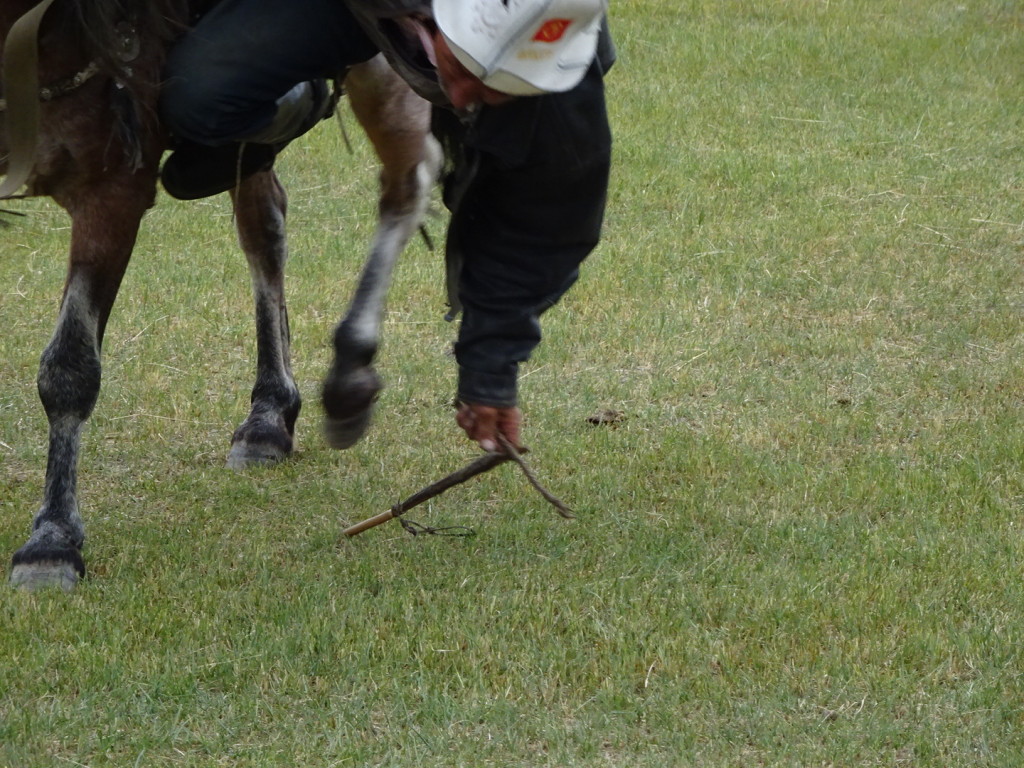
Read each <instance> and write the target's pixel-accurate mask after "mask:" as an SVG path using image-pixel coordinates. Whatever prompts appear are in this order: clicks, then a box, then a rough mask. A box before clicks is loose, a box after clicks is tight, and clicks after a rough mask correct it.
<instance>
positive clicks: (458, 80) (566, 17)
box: [433, 0, 608, 108]
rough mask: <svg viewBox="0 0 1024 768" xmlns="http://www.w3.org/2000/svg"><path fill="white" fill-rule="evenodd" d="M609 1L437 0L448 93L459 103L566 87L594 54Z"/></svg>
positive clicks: (576, 79)
mask: <svg viewBox="0 0 1024 768" xmlns="http://www.w3.org/2000/svg"><path fill="white" fill-rule="evenodd" d="M607 8H608V0H434V2H433V10H434V21H435V22H436V24H437V28H438V31H439V33H440V34H439V35H438V42H439V43H440V44H439V45H437V46H436V48H437V51H436V52H437V59H438V61H437V66H438V72H439V74H440V76H441V81H442V83H443V85H444V86H445V90H446V91H447V92H448V95H449V98H451V100H452V103H453V104H454V105H455V106H456V107H460V108H461V107H464V106H469V105H472V104H477V103H483V104H497V103H501V101H504V100H507V98H508V97H511V96H534V95H537V94H541V93H557V92H560V91H568V90H570V89H571V88H573V87H574V86H576V84H577V83H579V81H580V80H582V79H583V76H584V75H585V74H586V72H587V69H588V68H589V67H590V64H591V62H592V61H593V59H594V54H595V52H596V50H597V36H598V32H599V30H600V26H601V19H602V17H603V16H604V14H605V11H606V10H607ZM467 76H468V77H467ZM471 81H475V82H471ZM460 102H463V103H460Z"/></svg>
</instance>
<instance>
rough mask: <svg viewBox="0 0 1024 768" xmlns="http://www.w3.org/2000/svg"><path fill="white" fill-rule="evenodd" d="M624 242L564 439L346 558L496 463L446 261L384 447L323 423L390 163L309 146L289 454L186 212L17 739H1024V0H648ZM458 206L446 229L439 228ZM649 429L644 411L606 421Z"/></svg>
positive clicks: (870, 748)
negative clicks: (457, 354) (459, 418)
mask: <svg viewBox="0 0 1024 768" xmlns="http://www.w3.org/2000/svg"><path fill="white" fill-rule="evenodd" d="M612 20H613V28H614V30H615V32H616V35H617V42H618V45H619V51H620V61H619V63H618V65H617V66H616V67H615V69H614V70H613V71H612V73H610V75H609V78H608V90H609V101H610V108H611V112H612V119H613V123H614V128H615V133H616V162H615V170H614V179H613V182H612V188H611V192H610V200H609V209H608V215H607V219H606V236H605V239H604V242H603V243H602V245H601V246H600V248H599V250H598V251H597V252H596V253H595V254H594V255H593V257H592V258H591V259H590V261H589V262H588V264H587V265H586V268H585V270H584V272H583V275H582V277H581V280H580V282H579V283H578V285H577V286H576V287H575V288H574V290H573V291H572V292H571V294H570V295H569V296H568V297H567V298H566V299H565V300H564V301H563V302H562V303H561V304H560V305H559V306H558V307H556V308H555V309H554V310H552V311H551V312H550V314H549V315H548V316H547V317H546V320H545V342H544V344H543V345H542V346H541V348H540V349H539V350H538V352H537V354H536V355H535V357H534V359H533V360H532V361H531V362H530V363H529V364H528V365H527V366H526V367H525V369H524V372H523V377H522V398H523V407H524V410H525V412H526V414H527V416H526V419H527V423H526V428H525V435H524V440H525V442H526V443H527V444H528V445H529V446H530V447H531V449H532V452H531V454H530V457H529V458H530V460H531V462H532V463H533V466H534V468H535V470H536V472H537V474H538V475H539V476H540V478H541V479H542V480H543V481H544V482H545V483H546V484H547V485H548V486H549V487H550V489H551V490H552V491H553V492H555V493H556V494H558V495H559V496H561V497H563V498H564V499H565V500H566V501H567V502H568V503H569V504H570V505H572V506H573V507H574V508H575V509H576V511H577V513H578V519H577V520H575V521H572V522H568V521H565V520H562V519H561V518H560V517H558V516H557V515H556V514H555V513H554V511H553V510H552V509H551V508H550V507H548V506H547V505H546V503H545V502H544V501H543V500H542V499H541V498H540V497H539V496H538V495H537V494H536V493H535V492H534V491H533V490H532V489H531V488H530V487H529V486H528V485H527V483H526V481H525V479H524V478H523V477H522V476H521V474H520V473H519V472H518V471H517V470H516V469H515V468H514V467H512V466H505V467H501V468H499V469H496V470H494V471H493V472H491V473H489V474H487V475H484V476H483V477H480V478H476V479H475V480H473V481H471V482H469V483H467V484H466V485H464V486H461V487H459V488H457V489H455V490H453V491H450V492H449V493H448V494H446V495H444V496H441V497H439V498H437V499H435V500H433V501H432V502H430V503H429V504H428V505H424V506H423V507H421V508H419V509H417V510H415V511H414V512H411V513H410V514H409V517H411V518H412V519H414V520H417V521H420V522H423V523H426V524H429V525H435V526H443V525H462V526H469V527H471V528H472V529H474V531H475V533H476V535H475V536H473V537H469V538H442V537H429V536H417V537H412V536H410V535H409V534H407V533H405V532H404V531H403V530H402V529H401V528H400V527H399V526H398V525H397V523H389V524H387V525H385V526H383V527H380V528H376V529H374V530H372V531H369V532H367V533H364V534H363V535H361V536H359V537H357V538H355V539H352V540H348V541H339V538H340V536H341V531H342V530H343V528H344V527H345V526H346V525H349V524H351V523H354V522H357V521H359V520H362V519H364V518H367V517H370V516H371V515H374V514H376V513H378V512H381V511H384V510H386V509H388V508H389V507H390V506H391V505H392V504H394V503H395V502H397V501H398V500H400V499H401V498H403V497H405V496H407V495H409V494H410V493H412V492H413V491H414V490H416V489H418V488H420V487H421V486H423V485H425V484H427V483H428V482H431V481H433V480H436V479H438V478H439V477H441V476H442V475H444V474H446V473H448V472H450V471H452V470H454V469H456V468H458V467H460V466H462V465H463V464H465V463H466V462H467V461H469V460H470V459H471V458H473V457H474V456H476V455H477V453H478V452H477V450H476V449H475V448H474V447H473V446H472V445H470V444H469V443H468V441H466V440H465V439H464V438H463V437H462V436H461V433H459V432H458V430H457V429H456V427H455V425H454V421H453V419H452V410H451V407H450V401H451V397H452V392H453V389H454V381H455V366H454V363H453V361H452V359H451V357H450V356H449V349H450V344H451V340H452V337H453V333H454V328H453V327H452V326H451V325H450V324H447V323H445V322H444V321H443V319H442V316H443V313H444V309H445V307H444V294H443V270H442V257H441V255H440V252H430V251H428V250H427V248H426V247H425V245H424V244H423V243H422V242H419V241H417V242H415V243H413V244H412V246H411V247H410V249H409V251H408V253H407V256H406V258H405V260H404V262H403V263H402V264H401V265H400V267H399V270H398V274H397V275H396V280H395V286H394V290H393V292H392V296H391V299H390V302H389V311H388V315H387V320H386V324H385V333H386V338H385V341H384V345H383V347H382V349H381V354H380V358H379V361H380V370H381V373H382V374H383V375H384V377H385V378H386V381H387V389H386V390H385V392H384V394H383V396H382V398H381V401H380V403H379V406H378V412H377V416H376V419H375V423H374V426H373V428H372V431H371V433H370V434H369V435H368V437H367V438H366V439H365V440H364V441H363V442H362V443H360V444H359V445H357V446H356V447H355V448H353V449H351V450H350V451H347V452H344V453H337V452H332V451H330V450H329V449H328V448H327V447H326V446H325V444H324V442H323V440H322V438H321V436H320V434H319V406H318V387H319V381H320V379H321V377H322V375H323V373H324V372H325V369H326V366H327V364H328V361H329V349H328V344H329V338H330V333H331V329H332V327H333V325H334V323H335V322H336V321H337V319H338V318H339V316H340V314H341V311H342V309H343V307H344V303H345V301H346V298H347V296H348V294H349V291H350V290H351V288H352V285H353V282H354V280H355V276H356V273H357V270H358V267H359V264H360V261H361V254H362V252H363V250H364V249H365V246H366V243H367V239H368V237H369V234H370V232H371V231H372V227H373V223H374V217H373V214H374V207H375V200H374V194H375V164H374V161H373V158H372V156H371V153H370V151H369V149H368V148H367V145H366V142H365V141H364V140H363V139H362V137H361V136H359V135H358V134H357V130H356V126H355V121H354V120H353V118H352V117H351V115H350V114H348V115H346V118H345V122H346V126H347V129H348V132H349V134H350V136H351V137H352V140H353V144H354V151H353V153H351V154H350V153H349V152H348V151H347V150H346V149H345V144H344V141H343V140H342V137H341V134H340V132H339V131H338V130H337V128H336V127H335V126H333V125H329V124H327V125H323V126H321V127H320V128H319V129H318V130H317V131H316V132H314V133H313V134H310V135H309V136H307V137H304V138H303V139H302V140H300V141H299V142H297V143H296V144H295V145H293V147H292V148H291V149H290V150H289V151H288V152H287V153H286V154H285V155H284V156H283V157H282V159H281V160H280V163H279V171H280V175H281V177H282V179H283V180H284V182H285V184H286V186H287V187H288V189H289V192H290V200H291V207H290V223H291V243H292V258H291V261H290V266H289V297H290V316H291V320H292V332H293V353H294V367H295V371H296V375H297V378H298V380H299V382H300V386H301V388H302V392H303V395H304V397H305V399H306V406H305V409H304V412H303V415H302V417H301V418H300V424H299V435H298V441H297V451H296V455H295V456H294V458H293V459H291V460H289V461H288V462H286V463H284V464H283V465H281V466H277V467H271V468H266V469H258V470H253V471H248V472H245V473H235V472H232V471H230V470H227V469H225V468H224V467H223V461H224V458H225V456H226V454H227V449H228V443H229V440H230V435H231V432H232V430H233V429H234V427H235V426H236V425H237V424H238V422H240V421H241V419H242V418H243V417H244V415H245V413H246V410H247V405H248V394H249V390H250V388H251V386H252V379H253V370H254V362H253V354H254V343H253V332H252V320H251V316H252V308H251V299H250V295H249V281H248V276H247V272H246V267H245V263H244V258H243V257H242V255H241V253H240V252H239V251H238V249H237V247H236V246H235V242H234V235H233V230H232V225H231V217H230V208H229V205H228V202H227V199H226V197H222V198H216V199H212V200H207V201H202V202H199V203H194V204H188V205H186V204H180V203H176V202H175V201H172V200H169V199H168V198H167V197H166V196H165V195H163V194H162V193H161V196H160V200H159V204H158V206H157V207H156V208H155V209H154V210H153V211H152V212H151V214H150V215H149V216H148V217H147V220H146V222H145V228H144V232H143V235H142V236H141V239H140V242H139V245H138V248H137V250H136V254H135V258H134V260H133V262H132V265H131V266H130V268H129V272H128V275H127V278H126V280H125V283H124V287H123V289H122V294H121V297H120V299H119V301H118V304H117V306H116V307H115V313H114V316H113V319H112V321H111V324H110V327H109V330H108V335H107V340H106V344H105V348H104V388H103V392H102V395H101V397H100V401H99V404H98V406H97V409H96V413H95V415H94V417H93V419H92V420H91V421H90V423H89V426H88V428H87V429H86V431H85V438H84V450H83V456H82V461H81V471H80V479H79V484H80V496H81V498H80V501H81V507H82V513H83V515H84V516H85V519H86V522H87V527H88V537H89V538H88V541H87V545H86V558H87V564H88V567H89V570H90V575H89V578H88V579H87V580H86V581H85V582H84V583H83V584H82V585H81V586H80V587H79V588H78V589H77V591H75V592H74V593H73V594H71V595H65V594H62V593H56V592H54V593H42V594H33V595H29V594H23V593H20V592H15V591H13V590H10V589H0V766H3V767H4V768H7V767H8V766H10V767H11V768H39V767H41V766H89V767H90V768H97V767H98V766H168V767H169V766H232V768H234V767H242V766H402V767H403V768H404V767H411V766H416V767H417V768H423V767H430V766H651V767H653V766H736V767H737V768H739V767H741V766H742V767H743V768H748V767H749V766H844V767H845V766H915V767H916V766H943V767H945V766H1005V767H1006V768H1011V767H1016V766H1019V765H1021V763H1022V761H1024V681H1022V677H1021V675H1022V667H1024V659H1022V655H1021V649H1022V647H1024V587H1022V578H1024V566H1022V559H1024V544H1022V536H1024V530H1022V529H1024V475H1022V472H1024V431H1022V429H1021V424H1022V401H1024V364H1022V361H1024V265H1022V255H1024V254H1022V249H1024V204H1022V201H1024V89H1022V85H1024V82H1022V80H1024V6H1022V5H1021V4H1020V3H1019V2H1016V0H901V1H899V2H897V0H845V1H844V0H832V1H831V2H829V1H828V0H765V2H748V1H747V0H716V1H714V2H712V0H621V1H620V2H616V3H613V8H612ZM7 207H12V208H17V209H18V210H21V211H24V212H27V213H29V214H30V215H29V216H28V217H27V218H24V219H15V220H11V222H10V223H11V226H10V227H8V228H6V229H4V230H3V231H2V232H0V286H2V288H0V327H2V329H3V330H2V332H0V553H2V555H3V558H4V559H5V560H6V559H7V558H9V556H10V554H11V553H12V552H13V551H14V550H15V549H17V548H18V547H19V546H20V545H21V544H22V543H23V542H24V540H25V538H26V537H27V534H28V529H29V526H30V523H31V518H32V514H33V513H34V511H35V509H36V507H37V505H38V503H39V500H40V497H41V485H42V480H43V472H44V467H45V461H46V422H45V417H44V415H43V413H42V408H41V406H40V405H39V404H38V400H37V396H36V393H35V373H36V367H37V363H38V358H39V354H40V352H41V350H42V348H43V347H44V346H45V344H46V343H47V341H48V339H49V335H50V333H51V331H52V328H53V324H54V320H55V316H56V310H57V306H58V301H59V297H60V289H61V283H62V280H63V272H64V266H65V258H66V257H65V255H64V254H65V253H66V247H67V237H68V222H67V219H66V217H65V216H64V214H63V213H62V212H60V211H59V210H58V209H56V208H55V207H53V206H52V205H50V204H49V203H47V202H45V201H28V202H24V203H11V204H8V206H7ZM429 227H430V230H431V232H432V234H433V236H434V238H435V240H437V241H438V242H440V241H441V240H442V238H443V228H444V218H443V217H439V218H436V219H433V220H432V221H431V222H430V224H429ZM604 411H614V412H616V413H617V414H619V415H618V416H616V417H615V420H614V423H605V424H600V425H595V424H592V423H591V422H590V421H588V419H589V418H590V417H592V416H594V415H595V414H598V413H601V412H604Z"/></svg>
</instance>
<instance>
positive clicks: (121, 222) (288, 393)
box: [0, 0, 441, 591]
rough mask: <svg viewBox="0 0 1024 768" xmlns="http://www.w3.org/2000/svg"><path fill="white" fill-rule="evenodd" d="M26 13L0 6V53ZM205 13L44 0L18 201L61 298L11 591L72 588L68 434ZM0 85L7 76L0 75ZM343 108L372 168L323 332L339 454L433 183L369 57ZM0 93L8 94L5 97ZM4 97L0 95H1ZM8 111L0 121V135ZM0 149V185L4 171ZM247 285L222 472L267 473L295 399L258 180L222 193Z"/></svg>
mask: <svg viewBox="0 0 1024 768" xmlns="http://www.w3.org/2000/svg"><path fill="white" fill-rule="evenodd" d="M36 1H37V0H0V39H5V38H6V37H7V34H8V31H9V30H10V29H11V27H12V25H14V24H15V22H16V21H17V20H18V19H20V18H22V17H23V16H24V15H25V14H26V13H27V12H29V11H30V10H31V9H32V8H33V6H35V3H36ZM211 4H212V3H211V1H210V0H55V1H54V2H53V5H52V6H51V7H50V8H49V9H48V10H46V12H45V16H44V17H43V21H42V24H41V26H40V28H39V30H38V80H39V82H40V83H43V84H46V85H45V87H44V88H42V89H41V101H40V104H39V114H40V119H39V135H38V141H37V144H36V151H35V156H34V160H33V162H32V165H31V173H30V174H29V176H28V178H27V181H26V184H25V196H49V197H50V198H52V199H53V200H54V201H55V202H56V203H57V204H58V205H60V206H61V207H62V208H63V209H64V210H65V211H66V212H67V214H68V215H69V216H70V219H71V238H70V250H69V259H68V267H67V274H66V280H65V284H64V289H63V297H62V300H61V303H60V309H59V312H58V316H57V322H56V328H55V330H54V333H53V337H52V339H51V341H50V342H49V344H48V345H47V346H46V348H45V350H44V351H43V353H42V356H41V358H40V365H39V373H38V378H37V384H38V391H39V397H40V400H41V401H42V405H43V408H44V410H45V412H46V416H47V419H48V424H49V445H48V457H47V463H46V474H45V480H44V485H43V498H42V504H41V506H40V507H39V509H38V511H37V512H36V514H35V517H34V519H33V522H32V530H31V535H30V537H29V539H28V541H27V542H26V543H25V544H24V545H23V546H22V547H21V548H20V549H18V550H17V551H16V552H15V553H14V555H13V557H12V559H11V570H10V577H9V581H10V583H11V584H12V585H14V586H16V587H19V588H23V589H27V590H35V589H39V588H43V587H59V588H62V589H64V590H67V591H70V590H72V589H73V588H74V587H75V585H76V584H77V583H78V582H79V581H80V579H82V578H84V577H85V572H86V571H85V562H84V559H83V557H82V548H83V544H84V541H85V527H84V523H83V518H82V515H81V514H80V511H79V508H78V501H77V479H78V478H77V474H78V457H79V449H80V443H81V432H82V427H83V425H84V423H85V421H86V420H87V419H88V418H89V416H90V414H91V413H92V410H93V407H94V405H95V403H96V400H97V397H98V394H99V391H100V381H101V364H100V357H101V347H102V343H103V334H104V328H105V326H106V323H107V320H108V318H109V316H110V312H111V309H112V306H113V303H114V300H115V297H116V296H117V293H118V289H119V287H120V284H121V280H122V277H123V275H124V273H125V269H126V267H127V265H128V261H129V259H130V257H131V254H132V249H133V247H134V244H135V239H136V236H137V233H138V231H139V228H140V225H141V221H142V218H143V215H144V214H145V212H146V211H147V210H148V209H149V208H150V207H152V206H153V204H154V202H155V199H156V190H157V181H158V173H159V166H160V160H161V157H162V155H163V153H164V151H165V150H166V149H167V148H169V146H170V145H171V144H170V142H172V141H173V139H172V137H169V136H168V135H167V133H166V132H165V131H164V130H163V129H162V127H161V125H160V122H159V118H158V115H157V109H156V104H157V97H158V94H159V84H160V77H161V68H162V65H163V63H164V60H165V57H166V54H167V51H168V50H169V48H170V46H171V45H172V44H173V43H174V40H175V39H177V38H178V37H179V36H181V35H182V34H184V33H185V32H186V31H187V29H188V28H189V26H190V25H191V24H192V23H194V21H195V20H196V19H197V18H198V17H199V15H200V14H201V13H202V12H203V11H204V10H205V9H207V8H208V7H209V6H210V5H211ZM5 74H8V73H5ZM343 88H344V91H345V93H346V94H347V97H348V100H349V103H350V105H351V109H352V111H353V112H354V114H355V116H356V118H357V120H358V121H359V123H360V125H361V126H362V128H363V130H364V131H365V132H366V134H367V136H368V138H369V140H370V142H371V144H372V145H373V147H374V150H375V152H376V153H377V155H378V157H379V160H380V197H379V203H378V219H377V228H376V231H375V233H374V236H373V240H372V243H371V246H370V249H369V253H368V256H367V259H366V262H365V264H364V267H363V270H362V273H361V275H360V278H359V280H358V282H357V286H356V289H355V292H354V294H353V296H352V298H351V301H350V303H349V305H348V307H347V310H346V311H345V313H344V314H343V317H342V319H341V320H340V322H339V323H338V324H337V326H336V327H335V330H334V334H333V339H332V341H333V347H334V358H333V362H332V363H331V365H330V368H329V370H328V372H327V374H326V377H325V379H324V383H323V389H322V393H321V399H322V403H323V406H324V412H325V415H324V432H325V436H326V438H327V441H328V443H329V444H330V445H331V446H332V447H336V448H347V447H349V446H351V445H352V444H354V443H355V442H356V441H357V440H358V439H359V438H360V437H361V436H362V434H363V432H364V431H365V430H366V428H367V426H368V424H369V421H370V416H371V412H372V409H373V404H374V402H375V400H376V397H377V394H378V392H379V391H380V389H381V386H382V384H381V380H380V378H379V376H378V375H377V373H376V371H375V369H374V366H373V359H374V356H375V353H376V350H377V345H378V339H379V332H380V325H381V320H382V316H383V306H384V298H385V295H386V291H387V288H388V284H389V280H390V276H391V271H392V268H393V266H394V264H395V262H396V260H397V258H398V256H399V254H400V252H401V251H402V250H403V248H404V247H405V245H406V244H407V242H408V241H409V239H410V238H411V237H412V236H413V235H414V234H415V232H416V231H417V230H418V228H419V227H420V225H421V222H422V219H423V216H424V214H425V211H426V208H427V205H428V201H429V196H430V192H431V189H432V187H433V184H434V181H435V180H436V178H437V175H438V173H439V170H440V164H441V150H440V147H439V145H438V144H437V142H436V141H435V140H434V139H433V138H432V136H431V134H430V106H429V104H428V103H427V102H426V101H424V100H423V99H421V98H420V97H419V96H417V95H416V94H415V93H413V91H412V90H411V89H410V88H409V87H408V86H407V85H406V84H405V82H404V81H402V80H401V79H400V78H399V77H398V76H397V75H396V74H395V73H394V72H393V71H392V70H391V69H390V67H389V66H388V65H387V64H386V62H385V61H384V60H383V59H382V58H381V57H380V56H378V57H377V58H375V59H371V60H370V61H368V62H366V63H364V64H360V65H357V66H355V67H353V68H351V69H350V70H348V71H347V73H344V80H343ZM4 91H5V92H8V91H9V88H8V87H7V86H6V85H5V88H4ZM2 96H3V93H0V97H2ZM9 119H11V116H10V115H8V114H7V113H5V112H3V111H0V137H3V136H4V135H5V134H6V132H7V131H6V125H5V124H4V123H5V121H6V120H9ZM8 154H9V149H8V146H7V145H6V144H5V143H4V140H3V138H0V173H8V172H9V168H8V158H7V155H8ZM230 195H231V201H232V205H233V209H234V221H235V225H236V228H237V234H238V240H239V243H240V245H241V248H242V251H243V252H244V253H245V257H246V259H247V261H248V266H249V272H250V275H251V277H252V285H253V294H254V300H255V317H256V340H257V351H256V381H255V384H254V385H253V388H252V393H251V408H250V411H249V413H248V415H247V416H246V417H245V419H244V420H243V421H242V423H241V424H240V425H239V426H238V428H237V429H236V430H235V431H234V434H233V435H232V437H231V444H230V449H229V451H228V455H227V465H228V466H229V467H232V468H244V467H247V466H250V465H254V464H261V463H268V462H276V461H280V460H282V459H284V458H285V457H287V456H288V455H289V454H290V453H291V451H292V446H293V439H294V432H295V422H296V419H297V417H298V415H299V410H300V408H301V404H302V400H301V397H300V394H299V390H298V387H297V386H296V384H295V380H294V378H293V376H292V372H291V367H290V359H289V345H290V335H289V329H288V314H287V308H286V303H285V292H284V267H285V261H286V259H287V253H288V252H287V243H286V237H285V219H286V213H287V196H286V194H285V190H284V188H283V187H282V185H281V183H280V181H279V179H278V178H277V176H276V175H275V173H274V171H273V169H272V168H271V169H270V170H266V171H261V172H259V173H256V174H254V175H252V176H249V177H248V178H245V179H242V180H240V181H239V182H238V183H237V185H236V187H235V188H234V189H233V190H232V191H231V192H230Z"/></svg>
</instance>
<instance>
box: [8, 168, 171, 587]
mask: <svg viewBox="0 0 1024 768" xmlns="http://www.w3.org/2000/svg"><path fill="white" fill-rule="evenodd" d="M152 195H153V193H152V189H150V190H149V191H148V192H147V191H146V190H145V189H141V190H140V189H130V188H128V187H127V185H126V186H124V187H122V188H119V189H97V188H92V189H90V191H89V194H88V195H83V196H82V197H83V199H81V200H79V201H76V202H74V203H72V204H68V203H67V201H61V202H62V204H64V205H65V207H66V208H67V209H68V212H69V213H70V214H71V255H70V263H69V266H68V274H67V280H66V282H65V285H64V297H63V300H62V301H61V306H60V314H59V316H58V319H57V328H56V330H55V331H54V334H53V338H52V340H51V341H50V343H49V345H48V346H47V347H46V350H45V351H44V352H43V355H42V359H41V360H40V364H39V376H38V388H39V398H40V400H42V403H43V408H44V409H45V410H46V417H47V419H48V420H49V425H50V436H49V454H48V458H47V462H46V479H45V483H44V488H43V503H42V506H41V507H40V508H39V511H38V512H37V513H36V516H35V519H34V521H33V525H32V535H31V537H30V538H29V540H28V542H27V543H26V544H25V545H24V546H23V547H22V548H21V549H19V550H18V551H17V552H15V554H14V557H13V559H12V563H11V566H12V567H11V577H10V580H11V583H12V584H13V585H15V586H18V587H23V588H26V589H30V590H32V589H37V588H40V587H47V586H59V587H62V588H63V589H65V590H71V589H72V588H74V586H75V584H76V583H77V582H78V580H79V579H80V578H81V577H83V576H85V563H84V561H83V559H82V545H83V543H84V541H85V528H84V525H83V522H82V517H81V515H80V514H79V511H78V499H77V476H78V453H79V445H80V438H81V433H82V426H83V425H84V423H85V421H86V419H88V418H89V415H90V414H91V413H92V409H93V406H94V405H95V404H96V398H97V397H98V395H99V391H100V347H101V345H102V342H103V331H104V328H105V327H106V323H107V318H108V317H109V315H110V309H111V307H112V305H113V303H114V298H115V296H116V295H117V290H118V288H119V287H120V284H121V278H122V277H123V276H124V271H125V268H126V267H127V265H128V259H129V257H130V256H131V252H132V248H133V247H134V245H135V237H136V235H137V234H138V229H139V222H140V221H141V219H142V214H143V213H144V212H145V210H146V208H148V207H149V203H150V202H151V201H152ZM85 198H87V199H85Z"/></svg>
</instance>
